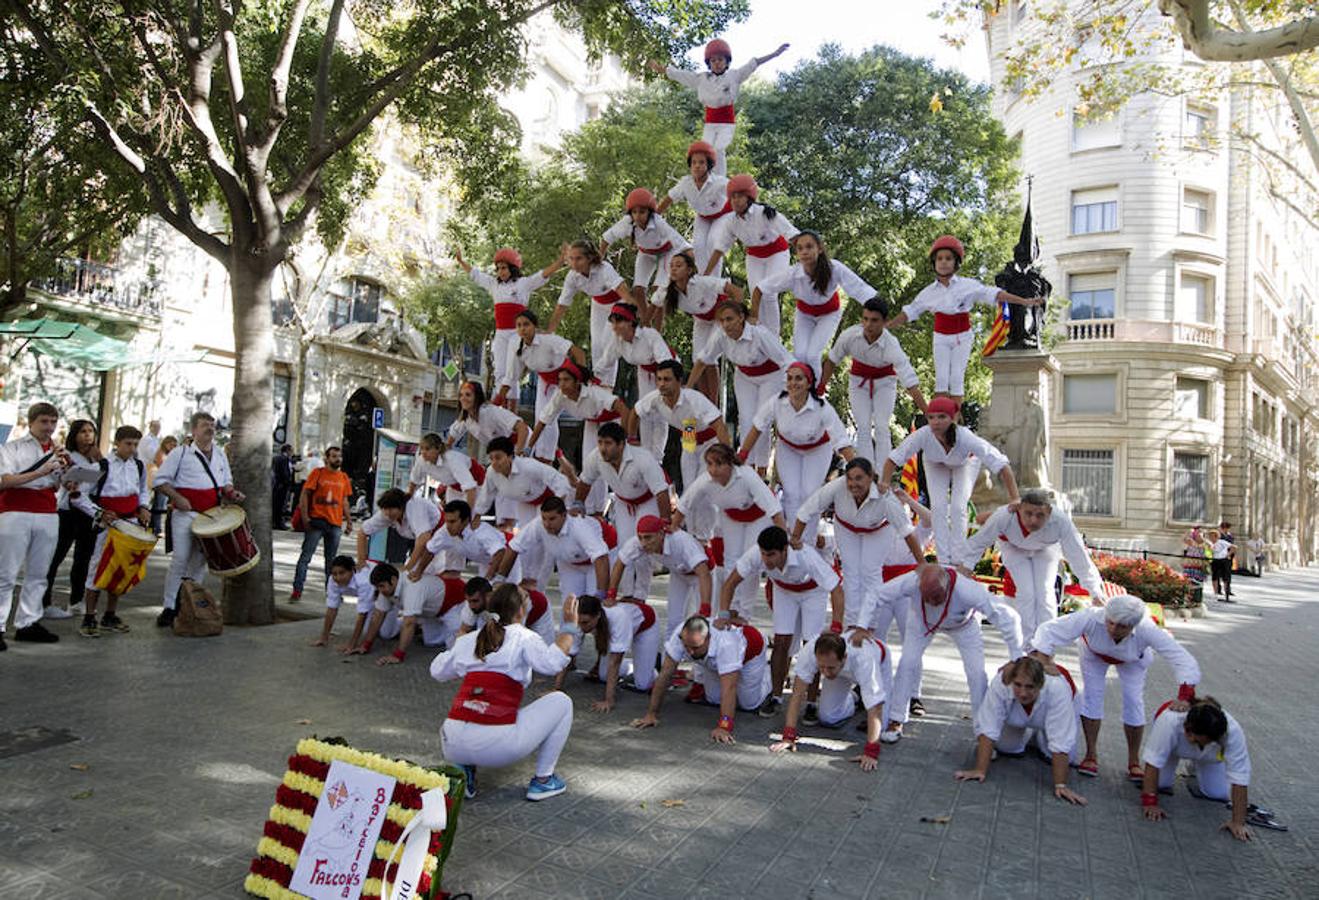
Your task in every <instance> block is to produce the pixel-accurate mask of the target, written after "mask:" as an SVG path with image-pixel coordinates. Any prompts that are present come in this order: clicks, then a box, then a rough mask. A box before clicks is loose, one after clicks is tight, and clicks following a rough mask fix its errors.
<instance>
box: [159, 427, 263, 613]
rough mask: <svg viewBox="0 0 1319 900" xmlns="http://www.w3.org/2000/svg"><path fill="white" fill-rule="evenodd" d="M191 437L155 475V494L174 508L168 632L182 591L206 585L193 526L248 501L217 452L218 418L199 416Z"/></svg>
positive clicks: (167, 598)
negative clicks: (211, 514) (202, 518)
mask: <svg viewBox="0 0 1319 900" xmlns="http://www.w3.org/2000/svg"><path fill="white" fill-rule="evenodd" d="M188 427H189V429H190V430H191V432H192V442H191V443H190V444H180V445H179V446H177V447H175V448H174V449H173V450H171V451H170V453H169V456H166V457H165V461H164V462H162V463H161V464H160V469H159V470H158V471H157V472H156V483H155V485H154V486H155V488H156V490H157V491H159V492H160V493H162V494H164V495H165V496H166V497H168V498H169V499H170V501H171V502H172V503H173V507H174V508H173V511H172V512H171V513H170V517H169V537H170V543H171V544H172V545H173V547H174V550H173V553H174V555H173V557H171V559H170V563H169V574H168V575H166V576H165V593H164V596H163V597H162V598H161V599H162V601H163V604H164V609H162V610H161V611H160V615H159V616H157V617H156V624H157V625H158V626H160V627H161V628H169V627H170V626H172V625H173V624H174V617H175V616H176V615H177V614H178V612H177V609H178V602H179V585H181V584H182V583H183V579H185V578H187V579H188V580H190V581H192V582H193V583H194V584H196V585H197V586H198V587H200V586H201V585H202V583H203V582H204V581H205V580H206V557H204V556H203V555H202V551H201V547H200V546H198V545H197V544H196V543H195V542H194V541H193V539H192V523H193V522H194V521H195V520H196V518H197V516H198V515H204V514H205V513H206V512H207V510H211V509H214V508H215V507H217V506H219V505H220V503H221V502H223V501H226V500H227V501H229V502H230V503H242V502H243V500H245V499H246V497H245V496H244V495H243V494H242V493H241V492H239V491H237V490H235V489H234V484H233V481H234V479H233V475H232V474H231V473H230V472H229V459H228V457H226V456H225V455H224V452H223V451H221V450H219V449H217V448H216V446H215V417H214V416H212V415H211V414H210V413H207V412H195V413H193V414H192V418H191V419H190V420H189V422H188Z"/></svg>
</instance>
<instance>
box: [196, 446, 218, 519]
mask: <svg viewBox="0 0 1319 900" xmlns="http://www.w3.org/2000/svg"><path fill="white" fill-rule="evenodd" d="M214 449H215V445H214V444H212V445H211V450H212V451H214ZM192 452H193V455H194V456H196V457H197V462H199V463H201V464H202V468H203V469H205V470H206V477H207V478H209V479H211V487H213V488H215V502H216V504H217V505H219V504H220V503H223V502H224V494H223V492H221V490H220V485H219V484H218V483H217V482H216V480H215V476H214V475H212V474H211V464H210V463H208V462H207V461H206V457H204V456H202V453H201V451H200V450H198V449H197V448H196V447H193V448H192Z"/></svg>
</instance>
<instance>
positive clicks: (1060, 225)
mask: <svg viewBox="0 0 1319 900" xmlns="http://www.w3.org/2000/svg"><path fill="white" fill-rule="evenodd" d="M1033 6H1034V4H1030V3H1026V2H1021V0H1017V2H1013V3H1010V4H1004V8H1003V10H1002V12H1001V13H999V14H997V15H994V16H991V17H990V18H989V19H988V20H987V23H986V30H985V34H986V41H987V45H988V49H989V54H990V59H991V66H992V72H993V81H994V86H995V88H996V97H995V111H996V114H997V115H998V116H999V118H1000V119H1001V120H1002V122H1003V123H1004V127H1005V129H1006V130H1007V132H1008V133H1009V134H1010V135H1015V136H1018V137H1019V138H1020V140H1021V151H1022V169H1023V171H1024V172H1025V173H1027V174H1030V175H1033V176H1034V212H1035V221H1036V225H1037V229H1038V232H1039V234H1040V237H1041V242H1042V247H1043V251H1044V256H1045V259H1044V264H1045V267H1046V274H1047V276H1048V277H1049V278H1050V280H1052V282H1053V284H1054V285H1055V291H1056V294H1055V295H1056V296H1060V297H1067V298H1070V310H1069V312H1068V314H1067V315H1066V316H1065V317H1064V319H1065V321H1064V324H1063V329H1064V335H1063V339H1062V341H1061V343H1059V345H1058V346H1057V347H1056V348H1055V350H1054V353H1055V355H1056V356H1057V358H1058V360H1059V362H1060V364H1061V373H1060V374H1059V376H1058V383H1057V384H1055V385H1054V387H1055V390H1054V391H1053V396H1054V398H1056V399H1055V402H1054V404H1053V408H1052V409H1051V410H1050V411H1049V413H1050V433H1051V435H1052V443H1051V448H1050V453H1051V459H1050V468H1051V471H1053V472H1055V473H1060V475H1059V476H1058V477H1057V478H1056V479H1055V481H1056V482H1058V483H1059V485H1060V486H1061V488H1062V489H1063V490H1064V491H1065V492H1066V493H1067V494H1068V495H1069V496H1070V498H1071V500H1072V503H1073V504H1074V506H1075V513H1076V518H1077V522H1078V524H1079V525H1080V526H1081V527H1082V528H1083V530H1084V531H1085V532H1086V534H1087V537H1088V538H1089V539H1090V540H1091V541H1092V542H1095V543H1098V544H1100V545H1103V544H1105V543H1106V542H1108V541H1117V540H1127V541H1129V540H1130V539H1132V538H1141V539H1144V540H1145V541H1146V542H1147V544H1148V547H1149V548H1150V549H1151V550H1155V551H1160V552H1171V553H1179V552H1180V551H1181V548H1182V543H1181V542H1182V538H1183V536H1184V535H1185V534H1186V533H1187V531H1188V529H1189V528H1190V527H1191V526H1192V525H1196V524H1199V525H1206V524H1214V525H1216V524H1217V523H1218V522H1220V521H1222V520H1226V521H1229V522H1231V523H1232V524H1233V530H1234V532H1235V534H1236V537H1237V539H1238V540H1239V541H1240V540H1242V539H1244V538H1245V537H1246V536H1247V535H1252V536H1253V535H1260V536H1262V537H1263V538H1264V539H1265V540H1266V541H1267V542H1268V543H1269V545H1270V548H1271V553H1272V555H1273V558H1274V559H1275V560H1278V561H1284V562H1298V561H1308V560H1310V559H1312V558H1313V556H1314V553H1315V549H1316V545H1315V539H1314V533H1315V528H1314V525H1315V517H1316V510H1317V509H1319V506H1317V505H1316V476H1315V468H1316V462H1317V460H1316V457H1315V452H1316V448H1315V444H1314V437H1315V433H1316V427H1317V426H1319V411H1317V410H1316V406H1315V399H1314V394H1313V389H1314V386H1315V363H1316V353H1315V345H1314V341H1315V337H1314V336H1315V333H1316V324H1317V319H1316V300H1319V296H1316V291H1319V255H1316V251H1315V249H1314V248H1315V247H1316V245H1317V244H1319V234H1317V233H1316V229H1315V228H1314V227H1313V226H1312V225H1310V224H1308V223H1307V222H1305V221H1304V220H1303V219H1302V218H1301V217H1300V216H1298V215H1296V214H1295V213H1294V212H1293V211H1292V209H1291V208H1290V206H1289V204H1288V203H1286V202H1284V200H1283V199H1282V198H1281V197H1280V196H1279V195H1278V194H1275V193H1274V189H1273V188H1271V185H1270V178H1269V176H1268V174H1267V173H1266V172H1265V171H1264V170H1263V168H1262V164H1261V163H1260V162H1259V160H1258V159H1257V158H1256V156H1257V155H1256V154H1253V153H1251V152H1249V150H1248V149H1247V148H1246V147H1244V146H1243V145H1242V144H1241V142H1240V141H1239V140H1237V139H1236V138H1235V137H1234V134H1236V133H1240V132H1249V133H1256V134H1259V135H1260V138H1261V140H1263V141H1265V142H1267V144H1268V145H1269V146H1270V147H1271V148H1272V149H1274V150H1276V151H1277V152H1279V153H1281V154H1283V155H1284V158H1286V157H1287V156H1288V155H1291V154H1295V155H1291V156H1290V158H1294V159H1297V160H1301V159H1304V155H1303V151H1301V150H1299V149H1298V147H1297V143H1296V136H1295V133H1294V130H1293V128H1292V125H1291V124H1290V122H1289V121H1288V116H1287V112H1286V109H1285V107H1283V106H1282V101H1281V100H1278V99H1276V97H1277V94H1276V92H1273V93H1270V92H1268V91H1264V90H1251V89H1249V88H1241V89H1238V90H1236V91H1234V92H1232V93H1226V92H1225V93H1222V94H1220V95H1218V96H1213V97H1210V98H1208V99H1207V100H1206V99H1205V98H1201V97H1197V98H1196V99H1189V98H1187V97H1185V96H1157V95H1154V94H1141V95H1138V96H1137V97H1135V98H1134V99H1133V100H1131V101H1130V102H1129V103H1127V104H1126V106H1125V107H1124V108H1123V109H1122V110H1121V112H1120V113H1119V114H1118V115H1117V116H1115V117H1113V118H1110V119H1108V120H1104V121H1095V120H1093V119H1089V118H1087V117H1086V116H1083V115H1082V114H1081V113H1082V112H1084V111H1085V110H1084V108H1082V109H1081V110H1078V108H1077V104H1076V100H1075V98H1076V91H1075V87H1076V84H1077V82H1078V81H1079V80H1080V79H1081V78H1082V77H1083V76H1082V72H1083V70H1084V67H1085V66H1087V65H1089V64H1090V63H1088V62H1087V60H1088V58H1089V57H1088V53H1087V51H1088V49H1089V48H1088V47H1087V46H1086V44H1085V42H1084V40H1083V39H1082V37H1083V36H1082V37H1078V47H1079V48H1080V52H1078V53H1077V55H1076V63H1075V68H1073V69H1072V71H1070V72H1068V73H1064V74H1062V75H1061V76H1059V77H1057V78H1056V79H1054V81H1053V83H1052V84H1051V85H1050V86H1049V88H1048V90H1047V91H1046V92H1045V93H1044V94H1043V95H1042V96H1040V97H1038V98H1035V99H1029V98H1026V97H1023V96H1022V95H1021V94H1020V92H1019V91H1018V90H1016V89H1015V87H1016V86H1015V85H1014V84H1013V83H1011V82H1010V81H1009V80H1008V78H1007V75H1006V66H1005V61H1004V55H1005V53H1006V52H1007V51H1008V50H1009V49H1010V48H1011V47H1012V45H1013V43H1014V41H1016V40H1018V39H1020V38H1022V37H1023V36H1028V35H1029V34H1030V32H1031V30H1032V29H1034V28H1038V27H1040V26H1039V23H1038V22H1037V21H1035V20H1034V19H1033V17H1032V7H1033ZM1150 16H1151V18H1150V19H1149V20H1148V21H1146V22H1143V23H1141V25H1142V26H1144V27H1152V26H1153V25H1155V24H1156V23H1157V22H1158V17H1157V13H1156V12H1153V11H1151V13H1150ZM1161 52H1162V54H1163V55H1162V56H1161V57H1159V59H1160V61H1161V62H1164V63H1171V64H1173V65H1177V66H1186V67H1194V66H1199V65H1203V64H1202V63H1199V62H1198V61H1197V60H1195V59H1194V58H1193V57H1190V56H1189V55H1183V52H1182V51H1181V49H1180V48H1179V47H1175V46H1171V45H1170V46H1168V47H1166V48H1165V49H1164V50H1163V51H1161ZM1116 71H1117V70H1116V69H1114V72H1115V73H1116ZM1086 74H1088V73H1086ZM1266 79H1267V74H1263V75H1261V76H1260V77H1259V80H1261V81H1263V80H1266ZM1306 202H1308V208H1310V209H1313V208H1316V206H1319V202H1316V199H1315V198H1312V197H1311V198H1307V201H1305V202H1301V203H1300V205H1301V206H1302V207H1305V206H1306Z"/></svg>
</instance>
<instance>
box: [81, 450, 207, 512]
mask: <svg viewBox="0 0 1319 900" xmlns="http://www.w3.org/2000/svg"><path fill="white" fill-rule="evenodd" d="M133 462H135V463H137V485H138V490H139V491H140V490H141V489H142V483H143V482H142V479H143V478H145V477H146V474H147V470H146V466H144V465H142V460H140V459H138V458H137V457H136V456H135V457H133ZM100 463H101V477H100V478H98V479H97V480H96V487H94V488H92V502H93V503H96V502H97V501H99V500H100V499H101V493H102V492H103V491H104V490H105V480H106V479H107V478H109V477H110V458H109V457H108V456H103V457H101V460H100ZM206 471H207V474H210V469H207V470H206ZM211 480H212V481H214V480H215V479H214V478H212V479H211Z"/></svg>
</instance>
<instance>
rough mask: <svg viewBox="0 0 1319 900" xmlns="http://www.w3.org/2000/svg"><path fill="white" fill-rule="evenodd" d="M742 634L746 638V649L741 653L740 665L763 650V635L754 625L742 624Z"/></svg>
mask: <svg viewBox="0 0 1319 900" xmlns="http://www.w3.org/2000/svg"><path fill="white" fill-rule="evenodd" d="M742 634H743V636H745V637H746V639H747V650H746V652H745V653H743V654H742V665H744V666H745V665H746V664H747V663H749V662H751V660H753V659H755V658H756V657H758V656H760V654H762V653H764V652H765V636H764V635H763V634H761V633H760V629H759V628H757V627H756V626H754V625H743V626H742Z"/></svg>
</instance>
